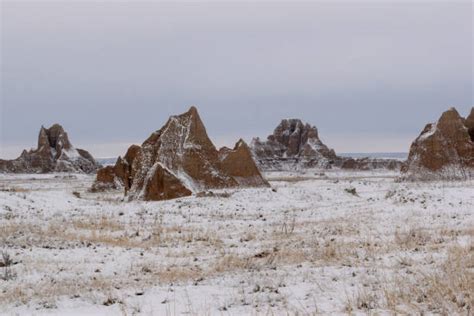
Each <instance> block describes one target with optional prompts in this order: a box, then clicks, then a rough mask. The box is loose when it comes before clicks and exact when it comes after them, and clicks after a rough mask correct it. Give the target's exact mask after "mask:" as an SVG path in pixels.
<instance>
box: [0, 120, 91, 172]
mask: <svg viewBox="0 0 474 316" xmlns="http://www.w3.org/2000/svg"><path fill="white" fill-rule="evenodd" d="M98 168H100V165H99V164H98V163H97V162H96V161H95V159H94V158H93V157H92V155H91V154H90V153H89V152H87V151H85V150H83V149H76V148H74V146H72V144H71V142H70V141H69V138H68V135H67V133H66V132H65V131H64V129H63V127H62V126H61V125H59V124H54V125H53V126H51V127H50V128H44V127H41V130H40V133H39V136H38V148H37V149H34V150H30V151H26V150H24V151H23V152H22V154H21V156H20V157H18V158H17V159H14V160H0V172H12V173H48V172H84V173H93V172H95V171H96V170H97V169H98Z"/></svg>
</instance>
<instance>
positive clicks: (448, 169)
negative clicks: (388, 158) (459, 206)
mask: <svg viewBox="0 0 474 316" xmlns="http://www.w3.org/2000/svg"><path fill="white" fill-rule="evenodd" d="M471 114H472V111H471ZM471 119H472V116H469V117H468V119H466V120H465V119H463V118H462V117H461V116H460V115H459V113H458V111H456V109H454V108H451V109H449V110H448V111H446V112H444V113H443V114H442V115H441V117H440V119H439V120H438V122H437V123H435V124H428V125H426V127H425V128H424V129H423V131H422V133H421V135H420V136H419V137H418V138H417V139H416V140H415V141H414V142H413V144H412V145H411V148H410V154H409V157H408V160H407V162H406V163H405V164H404V166H403V168H402V173H403V174H404V178H406V179H421V180H431V179H448V180H451V179H452V180H454V179H470V178H473V177H474V142H473V140H472V138H471V136H470V134H469V128H468V126H467V125H468V124H471V123H470V122H471Z"/></svg>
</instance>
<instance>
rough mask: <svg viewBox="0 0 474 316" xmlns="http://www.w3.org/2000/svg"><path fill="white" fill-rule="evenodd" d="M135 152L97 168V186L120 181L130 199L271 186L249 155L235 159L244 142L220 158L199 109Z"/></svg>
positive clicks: (176, 118) (173, 120)
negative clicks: (111, 163) (248, 157)
mask: <svg viewBox="0 0 474 316" xmlns="http://www.w3.org/2000/svg"><path fill="white" fill-rule="evenodd" d="M241 147H242V148H244V149H242V148H241ZM129 151H130V150H129ZM133 151H134V154H133V157H134V158H133V159H132V160H133V161H129V160H127V159H126V158H125V159H121V158H119V160H118V161H117V164H116V165H115V166H114V167H109V168H106V169H104V170H101V171H99V173H98V177H97V180H96V183H95V184H94V187H95V188H100V187H104V186H105V187H107V185H109V186H111V187H115V186H117V185H122V186H124V187H125V191H126V193H128V196H129V199H131V200H134V199H140V200H146V201H148V200H153V201H157V200H167V199H173V198H178V197H182V196H188V195H191V194H192V193H194V192H196V193H197V192H200V191H203V190H208V189H219V188H230V187H238V186H264V185H268V184H267V182H266V181H265V180H264V179H263V177H262V176H261V174H260V172H259V171H258V169H257V167H256V165H255V162H254V161H253V159H252V157H251V156H250V155H249V156H250V159H242V160H241V161H236V159H235V158H234V157H235V156H238V157H244V158H245V146H239V147H238V148H236V149H234V150H233V151H231V152H230V153H229V155H228V156H227V158H223V159H221V158H222V157H221V158H220V157H219V152H218V151H217V149H216V148H215V147H214V144H213V143H212V142H211V140H210V139H209V137H208V136H207V132H206V128H205V127H204V124H203V123H202V121H201V118H200V117H199V113H198V111H197V109H196V108H195V107H191V108H190V109H189V111H188V112H186V113H184V114H181V115H177V116H172V117H171V118H170V119H169V120H168V122H167V123H166V124H165V126H163V127H162V128H161V129H160V130H158V131H156V132H154V133H153V134H152V135H151V136H150V137H149V138H148V139H147V140H146V141H145V142H144V143H143V144H142V146H141V147H138V149H133ZM121 170H122V171H121ZM99 176H100V177H99ZM94 187H93V189H94ZM127 191H128V192H127Z"/></svg>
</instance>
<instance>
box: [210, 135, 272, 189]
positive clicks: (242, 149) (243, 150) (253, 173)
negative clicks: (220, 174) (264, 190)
mask: <svg viewBox="0 0 474 316" xmlns="http://www.w3.org/2000/svg"><path fill="white" fill-rule="evenodd" d="M219 158H220V160H221V163H222V169H223V170H224V171H225V172H226V173H227V174H228V175H230V176H231V177H233V178H234V179H235V180H236V181H237V183H238V184H239V185H242V186H250V187H259V186H269V184H268V182H267V181H266V180H265V179H264V178H263V177H262V174H261V173H260V170H259V169H258V167H257V165H256V164H255V161H254V159H253V156H252V152H251V151H250V148H249V146H248V145H247V144H246V143H245V142H244V141H243V140H242V139H240V140H239V141H238V142H237V143H236V144H235V146H234V149H229V148H226V147H224V148H221V149H220V150H219Z"/></svg>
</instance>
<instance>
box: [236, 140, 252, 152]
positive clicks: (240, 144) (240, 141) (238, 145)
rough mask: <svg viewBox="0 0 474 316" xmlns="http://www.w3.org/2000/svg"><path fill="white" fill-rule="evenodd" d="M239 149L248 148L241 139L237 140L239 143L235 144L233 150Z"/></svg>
mask: <svg viewBox="0 0 474 316" xmlns="http://www.w3.org/2000/svg"><path fill="white" fill-rule="evenodd" d="M240 147H244V148H245V147H247V148H248V147H249V146H248V145H247V143H246V142H245V141H244V140H243V139H242V138H241V139H239V141H238V142H237V143H236V144H235V146H234V150H236V149H239V148H240Z"/></svg>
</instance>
